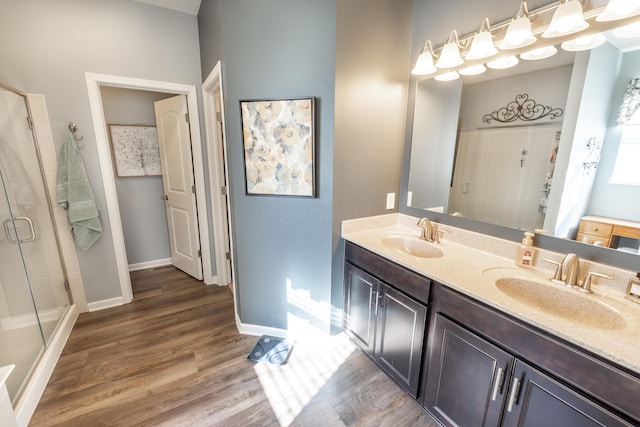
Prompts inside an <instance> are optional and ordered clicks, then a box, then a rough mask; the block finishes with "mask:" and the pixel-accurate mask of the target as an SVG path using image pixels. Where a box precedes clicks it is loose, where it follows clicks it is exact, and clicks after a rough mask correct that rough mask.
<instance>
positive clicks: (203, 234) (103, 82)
mask: <svg viewBox="0 0 640 427" xmlns="http://www.w3.org/2000/svg"><path fill="white" fill-rule="evenodd" d="M85 79H86V82H87V91H88V95H89V107H90V111H91V119H92V120H93V129H94V133H95V138H96V148H97V150H98V160H99V163H100V172H101V175H102V185H103V189H104V195H105V199H106V203H107V206H106V208H107V213H108V215H109V226H110V229H111V239H112V241H113V248H114V253H115V258H116V269H117V271H118V279H119V281H120V290H121V293H122V303H123V304H127V303H130V302H131V301H132V300H133V291H132V289H131V278H130V276H129V262H128V261H127V251H126V248H125V244H124V232H123V230H122V220H121V218H120V206H119V204H118V194H117V192H116V182H115V177H114V174H113V159H112V154H111V149H110V147H109V136H108V132H107V124H106V122H105V119H104V111H103V107H102V96H101V93H100V87H101V86H111V87H118V88H124V89H133V90H147V91H155V92H165V93H172V94H176V95H186V96H187V106H188V109H189V119H190V120H189V129H190V131H191V153H192V156H193V172H194V180H195V185H196V201H197V212H198V225H199V228H200V248H201V251H202V269H203V274H204V280H205V283H210V281H211V276H212V275H211V250H210V245H209V227H208V225H207V216H208V215H207V214H208V212H207V202H206V197H205V179H204V168H203V157H202V142H201V139H200V120H199V114H198V97H197V92H196V86H195V85H187V84H180V83H170V82H162V81H156V80H147V79H138V78H133V77H124V76H115V75H108V74H96V73H85ZM208 280H209V282H208Z"/></svg>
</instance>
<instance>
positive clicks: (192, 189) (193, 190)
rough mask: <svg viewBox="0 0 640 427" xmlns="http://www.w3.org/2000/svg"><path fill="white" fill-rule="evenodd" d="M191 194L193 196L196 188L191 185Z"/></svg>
mask: <svg viewBox="0 0 640 427" xmlns="http://www.w3.org/2000/svg"><path fill="white" fill-rule="evenodd" d="M191 192H192V193H193V194H196V186H195V185H192V186H191Z"/></svg>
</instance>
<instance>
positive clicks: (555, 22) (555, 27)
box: [542, 0, 589, 39]
mask: <svg viewBox="0 0 640 427" xmlns="http://www.w3.org/2000/svg"><path fill="white" fill-rule="evenodd" d="M588 26H589V24H588V23H587V21H585V19H584V17H583V16H582V3H580V1H579V0H560V5H559V6H558V8H557V9H556V11H555V12H554V13H553V17H552V18H551V23H550V24H549V28H547V30H546V31H545V32H544V33H542V37H543V38H545V39H547V38H553V37H562V36H567V35H569V34H573V33H577V32H578V31H582V30H584V29H585V28H587V27H588Z"/></svg>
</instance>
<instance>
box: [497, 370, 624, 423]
mask: <svg viewBox="0 0 640 427" xmlns="http://www.w3.org/2000/svg"><path fill="white" fill-rule="evenodd" d="M503 423H504V425H505V426H526V427H538V426H539V427H549V426H581V427H596V426H607V427H610V426H611V427H612V426H630V425H632V424H628V423H626V422H625V421H623V420H621V419H620V418H618V417H617V416H615V415H614V414H612V413H610V412H609V411H607V410H606V409H604V408H603V407H601V406H599V405H597V404H596V403H594V402H592V401H591V400H589V399H587V398H585V397H583V396H582V395H580V394H578V393H576V392H574V391H573V390H571V389H569V388H567V387H565V386H563V385H562V384H560V383H558V382H556V381H555V380H553V379H551V378H549V377H548V376H546V375H544V374H543V373H541V372H539V371H537V370H536V369H534V368H532V367H531V366H529V365H527V364H526V363H524V362H522V361H520V360H518V361H516V366H515V370H514V375H513V379H512V381H511V384H510V385H509V397H508V400H507V407H506V409H505V415H504V421H503Z"/></svg>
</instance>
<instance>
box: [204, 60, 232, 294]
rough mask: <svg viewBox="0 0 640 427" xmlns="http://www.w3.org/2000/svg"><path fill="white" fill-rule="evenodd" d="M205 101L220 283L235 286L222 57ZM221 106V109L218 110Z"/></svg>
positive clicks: (206, 86) (206, 87)
mask: <svg viewBox="0 0 640 427" xmlns="http://www.w3.org/2000/svg"><path fill="white" fill-rule="evenodd" d="M217 92H220V104H221V105H220V108H219V109H218V107H217V104H216V99H215V96H216V93H217ZM202 104H203V109H204V126H205V141H206V144H207V154H208V157H207V159H208V163H209V189H210V196H211V206H212V212H211V217H212V218H211V220H212V223H213V231H214V233H213V244H214V248H215V258H216V275H217V282H218V285H219V286H226V285H227V284H228V283H232V286H231V288H232V290H234V288H235V284H234V283H233V282H232V279H233V277H235V275H234V274H233V235H232V231H231V227H230V224H229V220H230V219H231V207H230V205H231V198H230V194H229V187H228V183H229V167H228V163H227V156H226V155H224V156H220V151H221V150H220V149H219V148H220V146H221V145H222V146H223V149H224V150H223V152H224V153H227V152H228V151H227V147H226V138H225V137H224V136H225V135H226V134H227V131H226V128H225V116H224V95H223V91H222V63H221V62H220V61H218V63H217V64H216V66H215V67H214V68H213V70H212V71H211V73H210V74H209V76H208V77H207V79H206V80H205V81H204V82H203V83H202ZM218 110H220V111H218ZM217 113H220V115H221V120H222V135H223V138H222V141H220V140H219V138H218V132H217V129H216V119H215V118H216V114H217ZM221 169H222V170H224V182H222V180H221V179H220V173H219V172H220V170H221ZM222 187H227V208H226V209H224V207H223V204H222V203H221V200H222V197H223V196H224V194H223V193H222ZM225 228H226V229H227V230H228V235H229V254H230V259H229V266H230V268H227V259H226V254H225V252H226V250H225V241H224V236H225V234H226V233H225Z"/></svg>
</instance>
